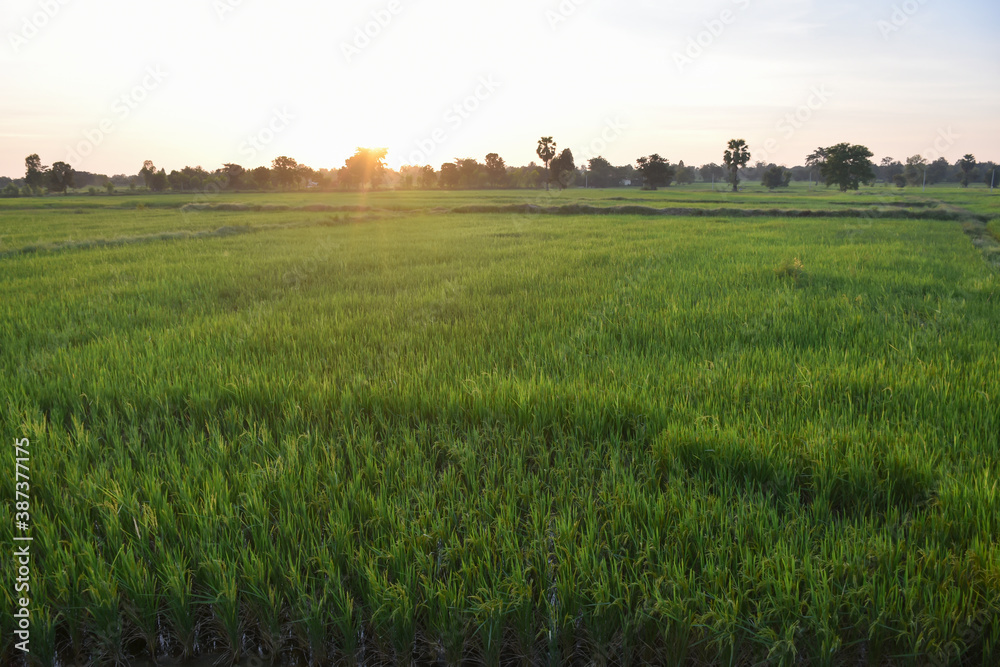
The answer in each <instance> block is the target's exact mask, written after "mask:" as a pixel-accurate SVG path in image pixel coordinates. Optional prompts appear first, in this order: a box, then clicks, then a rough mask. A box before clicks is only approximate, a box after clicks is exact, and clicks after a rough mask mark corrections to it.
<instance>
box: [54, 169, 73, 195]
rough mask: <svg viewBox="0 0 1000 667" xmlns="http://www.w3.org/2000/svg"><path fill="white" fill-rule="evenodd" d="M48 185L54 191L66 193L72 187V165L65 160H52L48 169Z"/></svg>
mask: <svg viewBox="0 0 1000 667" xmlns="http://www.w3.org/2000/svg"><path fill="white" fill-rule="evenodd" d="M48 173H49V185H50V187H51V188H52V189H53V190H55V191H56V192H62V193H63V194H66V190H67V189H69V188H71V187H73V167H71V166H69V165H68V164H66V163H65V162H54V163H52V168H51V169H49V172H48Z"/></svg>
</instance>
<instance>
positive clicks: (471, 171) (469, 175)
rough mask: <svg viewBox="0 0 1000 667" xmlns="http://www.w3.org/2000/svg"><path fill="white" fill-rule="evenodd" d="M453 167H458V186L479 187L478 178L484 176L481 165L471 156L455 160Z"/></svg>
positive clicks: (469, 188)
mask: <svg viewBox="0 0 1000 667" xmlns="http://www.w3.org/2000/svg"><path fill="white" fill-rule="evenodd" d="M455 167H456V168H457V169H458V186H459V187H461V188H465V189H467V190H472V189H474V188H477V187H479V184H480V180H481V179H482V178H484V173H483V165H481V164H479V162H477V161H476V160H475V159H473V158H463V159H460V160H459V159H456V160H455Z"/></svg>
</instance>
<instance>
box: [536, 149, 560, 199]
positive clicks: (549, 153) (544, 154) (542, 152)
mask: <svg viewBox="0 0 1000 667" xmlns="http://www.w3.org/2000/svg"><path fill="white" fill-rule="evenodd" d="M535 153H536V154H537V155H538V157H539V158H541V160H542V162H544V163H545V189H546V190H548V189H549V162H550V161H551V160H552V158H554V157H555V156H556V142H554V141H552V137H542V138H541V139H539V140H538V147H537V148H536V149H535Z"/></svg>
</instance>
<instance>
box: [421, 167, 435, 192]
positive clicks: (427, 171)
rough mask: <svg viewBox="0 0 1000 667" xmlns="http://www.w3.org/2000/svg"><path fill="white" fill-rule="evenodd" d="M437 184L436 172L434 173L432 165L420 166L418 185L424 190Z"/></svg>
mask: <svg viewBox="0 0 1000 667" xmlns="http://www.w3.org/2000/svg"><path fill="white" fill-rule="evenodd" d="M436 184H437V174H436V173H434V167H432V166H430V165H429V164H428V165H424V166H423V167H421V168H420V187H422V188H424V189H425V190H430V189H431V188H433V187H434V186H435V185H436Z"/></svg>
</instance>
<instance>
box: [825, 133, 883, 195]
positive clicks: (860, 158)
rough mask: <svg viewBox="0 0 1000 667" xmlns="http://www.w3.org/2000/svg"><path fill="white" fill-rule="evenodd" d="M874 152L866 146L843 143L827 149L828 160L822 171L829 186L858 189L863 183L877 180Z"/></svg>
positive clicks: (843, 190) (845, 189)
mask: <svg viewBox="0 0 1000 667" xmlns="http://www.w3.org/2000/svg"><path fill="white" fill-rule="evenodd" d="M872 155H873V153H872V152H871V151H870V150H868V148H867V147H865V146H860V145H856V144H848V143H842V144H837V145H836V146H830V147H829V148H827V149H826V161H825V162H824V163H823V164H822V166H821V167H820V173H821V174H822V175H823V178H824V179H825V180H826V185H827V187H829V186H831V185H836V186H838V187H839V188H840V191H841V192H847V191H848V190H857V189H858V186H859V185H860V184H861V183H874V182H875V165H874V164H873V163H872V161H871V157H872Z"/></svg>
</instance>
